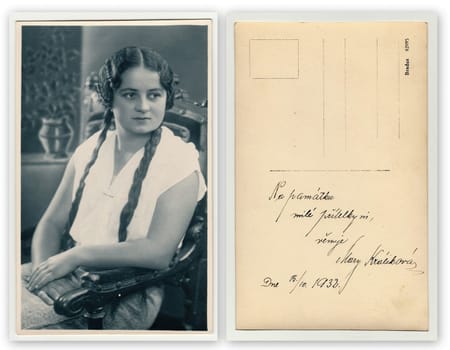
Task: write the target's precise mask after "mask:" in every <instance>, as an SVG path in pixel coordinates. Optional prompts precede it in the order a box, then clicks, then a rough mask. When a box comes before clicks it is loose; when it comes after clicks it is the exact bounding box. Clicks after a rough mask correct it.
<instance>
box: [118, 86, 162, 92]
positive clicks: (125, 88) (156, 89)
mask: <svg viewBox="0 0 450 350" xmlns="http://www.w3.org/2000/svg"><path fill="white" fill-rule="evenodd" d="M123 91H138V89H134V88H131V87H124V88H121V89H119V92H123ZM147 91H159V92H161V91H164V89H163V88H152V89H148V90H147Z"/></svg>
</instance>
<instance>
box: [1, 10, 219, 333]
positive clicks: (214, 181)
mask: <svg viewBox="0 0 450 350" xmlns="http://www.w3.org/2000/svg"><path fill="white" fill-rule="evenodd" d="M130 19H133V20H157V19H160V20H162V19H167V20H188V19H205V20H211V21H212V25H211V44H212V48H211V49H212V50H211V52H212V59H211V61H210V62H211V64H212V69H211V74H212V77H211V87H210V89H212V91H211V96H212V100H213V101H212V116H211V119H210V120H209V122H210V123H212V133H211V134H210V137H212V138H213V139H212V145H211V150H212V155H211V156H210V159H212V164H211V167H212V169H211V171H212V178H211V179H209V187H210V188H212V190H213V193H212V196H211V199H212V205H211V208H212V210H211V211H209V212H208V215H212V228H210V229H211V230H212V240H213V244H212V288H211V289H212V297H213V299H214V300H213V302H212V310H208V311H210V312H211V314H212V322H211V323H212V326H211V328H212V329H211V330H210V331H208V333H206V332H205V333H204V334H200V332H201V331H199V332H196V333H191V332H189V331H180V332H178V333H174V332H171V331H167V332H159V333H158V334H156V333H154V332H149V333H148V334H143V333H132V332H130V333H129V334H123V333H122V334H111V333H106V334H70V335H68V334H64V335H55V334H45V335H44V334H43V335H36V334H33V335H23V334H20V335H19V334H17V333H16V302H15V297H16V293H15V288H16V277H17V276H16V237H15V234H16V211H15V208H16V205H17V203H16V198H18V197H16V188H17V187H16V181H17V178H16V172H15V171H16V165H17V164H16V162H17V161H19V160H18V159H17V155H16V137H15V135H16V121H15V117H16V108H15V107H16V96H15V91H16V76H15V72H16V46H15V45H16V35H15V32H16V28H15V24H16V21H20V20H23V21H35V20H36V21H37V20H39V21H52V20H53V21H57V20H58V21H59V20H61V21H64V20H70V21H86V20H96V21H101V20H130ZM217 28H218V19H217V13H216V12H211V11H208V12H206V11H205V12H203V11H202V12H175V11H174V12H92V11H86V12H16V13H13V14H11V16H10V17H9V91H10V96H9V120H8V122H9V147H10V153H9V162H8V165H9V179H8V183H9V193H8V195H9V208H10V213H9V225H8V228H9V230H8V232H9V235H8V239H9V244H8V246H9V269H8V271H9V285H10V287H9V320H10V322H9V337H10V339H11V340H16V341H215V340H217V334H218V317H217V315H218V293H217V289H218V283H217V282H218V276H217V274H218V249H217V247H218V245H217V241H218V235H217V229H218V225H217V223H218V206H217V204H218V201H217V198H218V130H217V124H218V119H217V115H218V83H217V82H218V55H217V52H218V30H217ZM208 79H209V77H208ZM208 154H209V153H208ZM86 333H88V331H87V332H86Z"/></svg>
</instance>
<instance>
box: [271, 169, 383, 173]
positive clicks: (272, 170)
mask: <svg viewBox="0 0 450 350" xmlns="http://www.w3.org/2000/svg"><path fill="white" fill-rule="evenodd" d="M269 171H270V172H271V173H301V172H313V173H314V172H324V173H328V172H330V173H336V172H339V173H345V172H349V173H358V172H381V173H382V172H389V171H391V170H390V169H270V170H269Z"/></svg>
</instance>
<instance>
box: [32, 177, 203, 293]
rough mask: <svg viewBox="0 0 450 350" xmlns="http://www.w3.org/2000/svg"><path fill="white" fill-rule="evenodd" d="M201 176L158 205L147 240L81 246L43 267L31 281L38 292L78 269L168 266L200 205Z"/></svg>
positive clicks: (184, 183) (165, 195) (175, 189)
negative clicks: (198, 202)
mask: <svg viewBox="0 0 450 350" xmlns="http://www.w3.org/2000/svg"><path fill="white" fill-rule="evenodd" d="M198 186H199V181H198V175H197V173H192V174H191V175H189V176H188V177H186V178H185V179H183V180H182V181H180V182H179V183H177V184H176V185H174V186H173V187H171V188H170V189H168V190H167V191H166V192H164V193H163V194H162V195H161V196H160V197H159V198H158V201H157V203H156V207H155V212H154V214H153V219H152V222H151V225H150V228H149V231H148V234H147V238H143V239H138V240H132V241H125V242H121V243H114V244H108V245H96V246H78V247H75V248H72V249H70V250H68V251H66V252H64V253H61V254H59V255H56V256H54V257H51V258H50V259H48V260H47V261H44V262H43V263H41V265H40V266H39V267H38V269H37V271H36V272H35V273H34V274H33V276H32V279H31V281H30V289H31V290H32V289H34V288H39V287H42V286H43V285H45V284H47V283H49V282H50V281H52V280H55V279H57V278H60V277H63V276H64V275H65V274H67V273H69V272H71V271H72V270H73V269H75V268H76V267H77V266H80V265H84V266H95V267H123V266H135V267H145V268H152V269H162V268H165V267H167V266H168V265H169V263H170V261H171V260H172V257H173V255H174V253H175V250H176V248H177V246H178V244H179V242H180V241H181V238H182V237H183V235H184V233H185V232H186V230H187V228H188V226H189V222H190V220H191V218H192V215H193V213H194V210H195V207H196V205H197V193H198Z"/></svg>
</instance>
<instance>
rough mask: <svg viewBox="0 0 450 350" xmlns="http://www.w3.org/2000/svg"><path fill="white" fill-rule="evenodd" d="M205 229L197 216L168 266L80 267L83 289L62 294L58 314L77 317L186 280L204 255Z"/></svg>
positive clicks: (56, 304) (78, 272)
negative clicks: (146, 267)
mask: <svg viewBox="0 0 450 350" xmlns="http://www.w3.org/2000/svg"><path fill="white" fill-rule="evenodd" d="M204 229H205V221H204V219H203V218H202V217H197V218H196V222H195V223H194V224H193V225H191V226H190V228H189V230H188V232H187V234H186V237H185V241H184V243H183V246H182V248H181V249H180V251H179V252H178V254H177V255H176V256H175V257H174V260H173V261H172V263H171V264H170V266H169V267H168V268H166V269H162V270H152V269H145V268H137V267H121V268H113V269H111V268H108V269H99V268H88V267H85V266H80V267H79V268H77V269H76V270H75V271H74V274H75V275H76V276H77V278H78V279H79V280H80V281H81V288H78V289H75V290H72V291H69V292H67V293H65V294H63V295H61V296H60V297H59V298H58V299H57V300H56V301H55V304H54V309H55V311H56V312H57V313H58V314H62V315H66V316H74V315H75V314H76V313H80V312H81V311H82V310H83V309H86V310H87V311H90V310H94V309H96V308H99V307H102V306H104V305H106V304H108V303H109V302H111V301H113V300H117V299H120V298H122V297H125V296H127V295H129V294H131V293H134V292H136V291H138V290H140V289H143V288H146V287H149V286H157V285H162V284H163V283H181V282H183V278H184V275H185V274H186V273H187V272H188V271H189V270H190V269H191V268H193V265H194V264H193V262H194V261H195V260H199V257H200V256H201V251H202V248H201V247H202V239H201V238H202V236H203V235H202V232H203V230H204Z"/></svg>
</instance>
